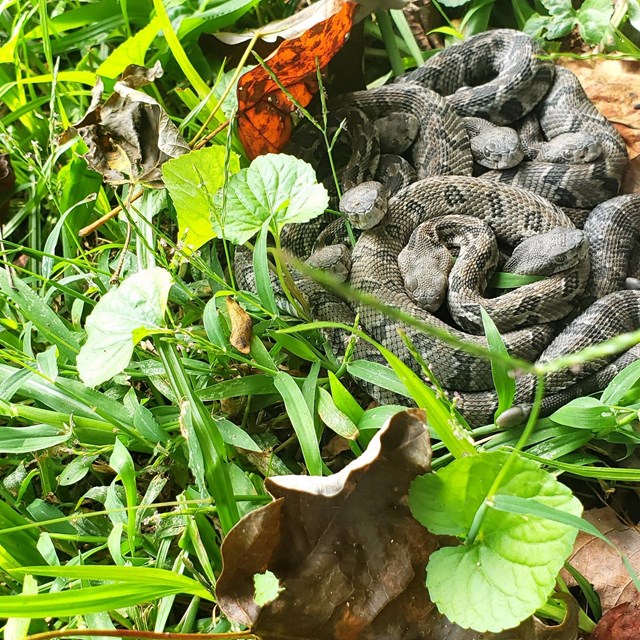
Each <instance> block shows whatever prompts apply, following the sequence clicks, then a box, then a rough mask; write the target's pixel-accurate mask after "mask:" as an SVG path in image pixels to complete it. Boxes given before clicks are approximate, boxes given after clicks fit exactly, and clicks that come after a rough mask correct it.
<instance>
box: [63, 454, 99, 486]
mask: <svg viewBox="0 0 640 640" xmlns="http://www.w3.org/2000/svg"><path fill="white" fill-rule="evenodd" d="M97 458H98V456H97V455H94V456H78V457H77V458H75V459H74V460H72V461H71V462H70V463H69V464H68V465H66V466H65V468H64V469H63V470H62V473H61V474H60V475H59V476H58V485H59V486H61V487H68V486H70V485H72V484H75V483H76V482H79V481H80V480H82V478H84V477H85V476H86V475H87V473H89V469H91V465H92V464H93V463H94V462H95V460H96V459H97Z"/></svg>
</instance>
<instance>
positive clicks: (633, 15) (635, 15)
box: [627, 0, 640, 31]
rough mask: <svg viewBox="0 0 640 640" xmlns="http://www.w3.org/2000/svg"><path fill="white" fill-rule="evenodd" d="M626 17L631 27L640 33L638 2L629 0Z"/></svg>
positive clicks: (639, 3) (639, 7) (639, 6)
mask: <svg viewBox="0 0 640 640" xmlns="http://www.w3.org/2000/svg"><path fill="white" fill-rule="evenodd" d="M628 7H629V8H628V10H627V11H628V16H629V22H630V23H631V26H632V27H633V28H634V29H635V30H636V31H640V2H638V0H629V4H628Z"/></svg>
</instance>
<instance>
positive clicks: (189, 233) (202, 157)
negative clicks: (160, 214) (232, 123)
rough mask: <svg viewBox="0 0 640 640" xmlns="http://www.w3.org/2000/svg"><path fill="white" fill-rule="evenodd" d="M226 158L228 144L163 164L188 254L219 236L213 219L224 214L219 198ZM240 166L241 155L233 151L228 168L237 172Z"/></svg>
mask: <svg viewBox="0 0 640 640" xmlns="http://www.w3.org/2000/svg"><path fill="white" fill-rule="evenodd" d="M226 157H227V152H226V150H225V148H224V147H221V146H214V147H206V148H204V149H199V150H197V151H191V152H190V153H187V154H185V155H183V156H180V157H178V158H174V159H173V160H169V161H167V162H165V163H164V164H163V165H162V179H163V180H164V184H165V186H166V187H167V189H168V190H169V195H170V196H171V200H173V205H174V206H175V208H176V213H177V214H178V240H179V242H180V243H181V244H182V250H183V252H185V253H186V254H187V255H188V254H189V253H190V252H192V251H195V250H196V249H199V248H200V247H201V246H202V245H203V244H204V243H205V242H208V241H209V240H211V239H212V238H215V237H216V233H215V231H214V224H213V221H214V220H215V219H216V218H217V219H219V218H220V216H221V215H222V213H221V211H220V210H219V208H218V206H217V205H216V202H215V200H216V194H217V192H218V190H219V189H221V188H222V186H223V185H224V176H225V162H227V161H226ZM239 168H240V158H239V156H238V154H236V153H233V152H230V153H229V158H228V162H227V171H228V172H229V173H234V172H235V171H238V169H239ZM217 227H218V228H219V227H220V224H219V223H218V224H217Z"/></svg>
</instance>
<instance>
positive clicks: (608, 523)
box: [567, 507, 640, 637]
mask: <svg viewBox="0 0 640 640" xmlns="http://www.w3.org/2000/svg"><path fill="white" fill-rule="evenodd" d="M584 518H585V519H586V520H588V521H589V522H591V524H593V525H595V526H596V527H597V528H598V530H599V531H600V532H601V533H603V534H604V535H605V536H607V538H609V540H611V542H613V544H615V545H616V547H617V548H618V549H619V550H620V551H622V553H624V554H626V556H627V557H628V558H629V562H630V563H631V566H632V567H633V568H634V570H635V571H636V572H638V571H640V531H638V529H636V528H633V527H628V526H626V525H624V524H622V522H620V520H618V518H617V516H616V514H615V512H614V511H613V509H610V508H607V507H605V508H602V509H591V510H589V511H586V512H585V514H584ZM569 562H570V563H571V564H572V565H573V566H574V567H575V568H576V569H577V570H578V571H579V572H580V573H581V574H582V575H583V576H585V578H586V579H587V580H588V581H589V582H590V583H591V584H592V585H593V587H594V589H595V590H596V591H597V593H598V595H599V596H600V602H601V604H602V611H603V612H606V611H608V610H609V609H611V608H612V607H615V606H616V605H618V604H621V603H624V602H633V603H635V604H637V605H639V606H640V593H638V591H637V589H636V588H635V586H634V584H633V582H632V581H631V578H630V577H629V574H628V572H627V570H626V569H625V567H624V565H623V564H622V560H621V559H620V556H619V555H618V554H617V553H616V551H615V550H614V549H613V548H612V547H610V546H609V545H608V544H606V543H605V542H603V541H602V540H600V539H598V538H594V537H593V536H590V535H588V534H585V533H580V534H579V535H578V539H577V540H576V543H575V546H574V550H573V554H572V556H571V557H570V558H569ZM567 584H569V585H574V584H575V581H574V580H573V578H571V577H570V576H567ZM639 637H640V634H639Z"/></svg>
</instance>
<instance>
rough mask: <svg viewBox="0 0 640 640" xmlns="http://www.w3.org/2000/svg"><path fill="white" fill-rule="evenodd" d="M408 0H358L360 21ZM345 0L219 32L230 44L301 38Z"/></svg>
mask: <svg viewBox="0 0 640 640" xmlns="http://www.w3.org/2000/svg"><path fill="white" fill-rule="evenodd" d="M407 1H408V0H358V1H357V2H356V3H355V4H357V5H359V7H358V12H357V18H356V20H355V21H356V22H359V21H361V20H364V18H366V17H367V16H368V15H370V14H371V13H375V12H376V11H386V10H388V9H402V7H403V6H404V5H405V4H406V2H407ZM344 2H345V0H320V1H319V2H314V3H313V4H310V5H309V6H307V7H305V8H304V9H302V10H301V11H297V12H296V13H294V14H293V15H291V16H289V17H288V18H284V20H276V21H275V22H271V23H269V24H266V25H264V26H262V27H260V28H259V29H254V30H251V31H243V32H242V33H226V32H219V33H216V34H215V37H216V38H218V40H220V41H221V42H224V43H225V44H229V45H238V44H246V43H248V42H249V41H250V40H253V39H254V38H255V37H256V36H257V37H259V38H260V40H261V41H263V42H269V43H274V42H277V41H278V40H292V39H293V38H298V37H299V36H301V35H302V34H303V33H304V32H305V31H306V30H307V29H310V28H311V27H313V26H314V25H316V24H318V22H322V21H323V20H326V19H327V18H330V17H331V16H332V15H334V14H335V13H337V12H338V11H339V10H340V9H341V7H342V5H343V4H344Z"/></svg>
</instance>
